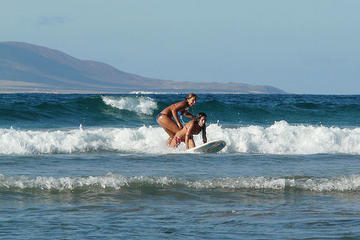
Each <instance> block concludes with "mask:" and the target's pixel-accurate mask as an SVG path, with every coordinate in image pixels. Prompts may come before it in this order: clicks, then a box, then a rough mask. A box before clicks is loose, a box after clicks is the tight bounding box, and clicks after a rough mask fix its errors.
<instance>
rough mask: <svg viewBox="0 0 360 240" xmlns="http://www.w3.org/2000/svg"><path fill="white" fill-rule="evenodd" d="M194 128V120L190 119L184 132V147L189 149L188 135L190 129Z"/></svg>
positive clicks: (190, 133) (190, 132) (189, 134)
mask: <svg viewBox="0 0 360 240" xmlns="http://www.w3.org/2000/svg"><path fill="white" fill-rule="evenodd" d="M193 128H194V121H191V122H189V123H188V124H187V131H186V134H185V145H186V149H189V137H190V136H192V130H193Z"/></svg>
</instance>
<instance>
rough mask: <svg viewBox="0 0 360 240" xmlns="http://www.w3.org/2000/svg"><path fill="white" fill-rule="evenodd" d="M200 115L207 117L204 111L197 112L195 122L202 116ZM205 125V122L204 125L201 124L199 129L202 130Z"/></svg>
mask: <svg viewBox="0 0 360 240" xmlns="http://www.w3.org/2000/svg"><path fill="white" fill-rule="evenodd" d="M202 117H206V118H207V115H206V113H204V112H199V113H198V114H197V116H196V118H195V121H196V122H198V121H200V118H202ZM205 127H206V126H205V124H204V126H202V127H200V128H201V130H203V129H204V128H205Z"/></svg>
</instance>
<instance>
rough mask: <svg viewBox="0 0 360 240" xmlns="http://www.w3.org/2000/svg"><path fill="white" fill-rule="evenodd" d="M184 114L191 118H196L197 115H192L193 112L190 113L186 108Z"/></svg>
mask: <svg viewBox="0 0 360 240" xmlns="http://www.w3.org/2000/svg"><path fill="white" fill-rule="evenodd" d="M183 115H184V116H186V117H188V118H191V119H195V118H196V117H195V116H194V115H192V114H191V113H189V111H188V110H186V109H185V110H184V113H183Z"/></svg>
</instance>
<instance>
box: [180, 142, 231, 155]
mask: <svg viewBox="0 0 360 240" xmlns="http://www.w3.org/2000/svg"><path fill="white" fill-rule="evenodd" d="M225 146H226V143H225V141H223V140H215V141H211V142H207V143H204V144H203V145H200V146H197V147H194V148H191V149H189V150H186V152H194V153H216V152H218V151H220V150H221V149H223V148H224V147H225Z"/></svg>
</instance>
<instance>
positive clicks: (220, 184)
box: [0, 173, 360, 192]
mask: <svg viewBox="0 0 360 240" xmlns="http://www.w3.org/2000/svg"><path fill="white" fill-rule="evenodd" d="M143 187H146V188H149V187H150V188H155V189H161V188H174V189H178V188H179V189H181V188H188V189H192V190H223V189H225V190H226V189H228V190H242V189H245V190H279V191H290V190H300V191H314V192H348V191H350V192H354V191H355V192H357V191H359V190H360V175H351V176H342V177H334V178H310V177H262V176H260V177H235V178H214V179H204V180H184V179H179V178H174V177H166V176H165V177H147V176H134V177H125V176H121V175H116V174H112V173H109V174H107V175H105V176H89V177H61V178H55V177H41V176H39V177H36V178H29V177H25V176H21V177H5V176H4V175H1V174H0V190H14V191H18V190H22V191H24V190H35V191H58V192H63V191H95V192H96V191H99V190H100V191H102V190H109V191H116V190H121V189H140V190H141V188H143Z"/></svg>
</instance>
